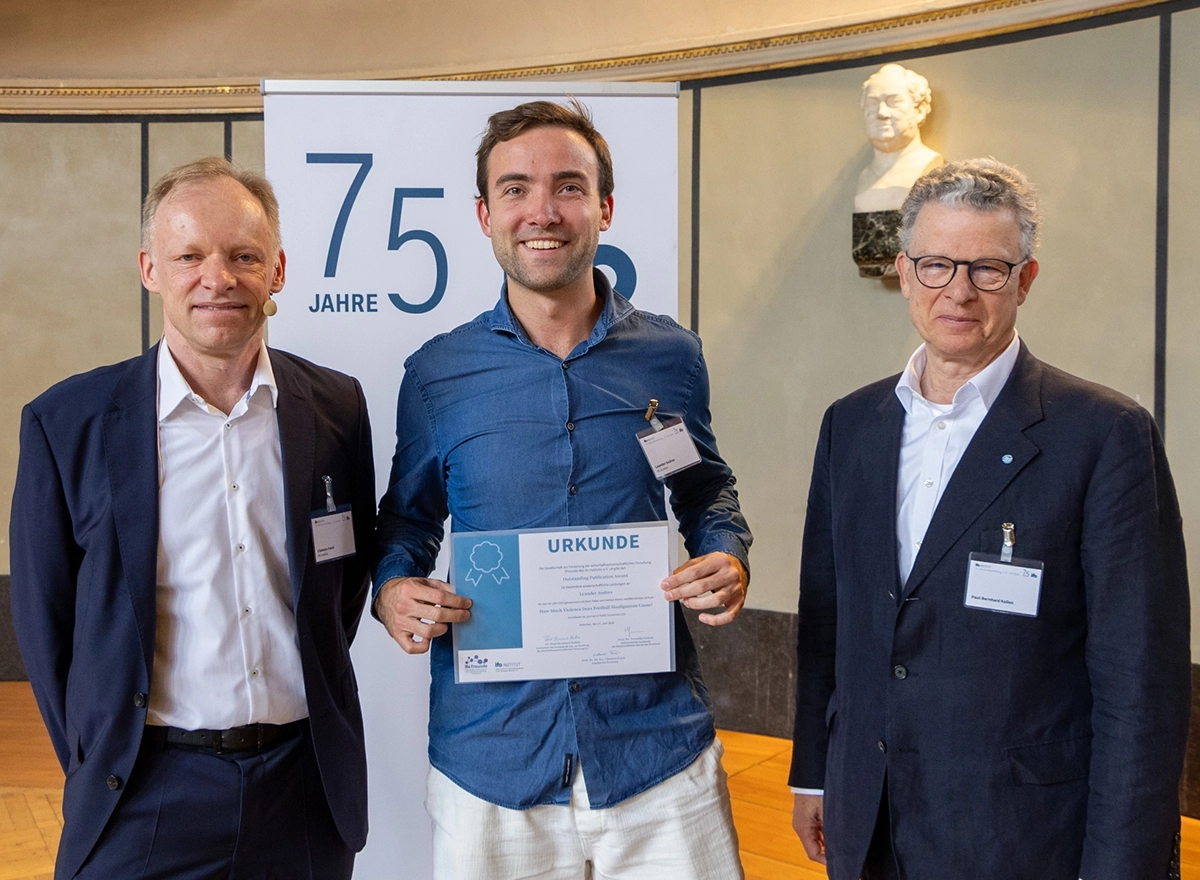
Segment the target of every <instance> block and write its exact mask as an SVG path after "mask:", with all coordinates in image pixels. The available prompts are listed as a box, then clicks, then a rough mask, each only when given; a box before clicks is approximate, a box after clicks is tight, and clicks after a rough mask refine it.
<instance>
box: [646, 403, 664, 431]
mask: <svg viewBox="0 0 1200 880" xmlns="http://www.w3.org/2000/svg"><path fill="white" fill-rule="evenodd" d="M657 411H658V398H657V397H651V398H650V405H649V406H648V407H646V421H648V422H649V423H650V426H651V427H652V428H654V430H655V431H661V430H662V429H663V423H662V422H660V421H659V420H658V416H656V415H655V413H656V412H657Z"/></svg>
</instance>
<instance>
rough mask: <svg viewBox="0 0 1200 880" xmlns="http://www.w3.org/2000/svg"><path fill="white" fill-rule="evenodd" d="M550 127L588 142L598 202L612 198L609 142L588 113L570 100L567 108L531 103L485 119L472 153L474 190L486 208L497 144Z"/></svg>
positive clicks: (575, 101) (548, 103)
mask: <svg viewBox="0 0 1200 880" xmlns="http://www.w3.org/2000/svg"><path fill="white" fill-rule="evenodd" d="M550 127H558V128H565V129H568V130H569V131H574V132H577V133H578V134H580V135H581V136H582V137H583V139H584V140H586V141H587V142H588V144H589V145H590V146H591V148H592V150H593V151H595V153H596V165H597V167H598V169H599V178H600V179H599V180H598V181H597V183H598V185H599V187H600V198H601V199H606V198H608V197H609V196H610V195H612V191H613V166H612V154H611V153H610V152H609V151H608V142H607V141H605V140H604V135H602V134H600V132H598V131H596V127H595V126H594V125H592V114H591V113H590V112H589V111H588V109H587V108H586V107H585V106H583V104H581V103H579V100H578V99H576V98H571V105H570V106H569V107H564V106H563V105H562V104H555V103H554V102H553V101H530V102H529V103H527V104H521V105H520V106H518V107H514V108H513V109H511V110H502V111H500V112H499V113H493V114H492V115H491V116H490V117H489V118H488V125H487V130H486V131H485V132H484V133H483V137H482V138H481V139H480V141H479V149H478V150H476V151H475V186H476V187H477V189H478V191H479V198H481V199H483V203H484V204H485V205H486V204H487V200H488V192H487V190H488V159H489V157H490V156H491V155H492V150H493V149H495V146H496V144H499V143H503V142H504V141H511V140H512V139H513V138H515V137H517V136H519V135H522V134H524V133H525V132H527V131H532V130H533V129H535V128H550Z"/></svg>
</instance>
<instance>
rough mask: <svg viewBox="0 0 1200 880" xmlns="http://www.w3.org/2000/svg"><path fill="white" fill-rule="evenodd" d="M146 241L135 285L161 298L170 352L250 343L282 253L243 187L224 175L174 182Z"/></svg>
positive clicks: (258, 332)
mask: <svg viewBox="0 0 1200 880" xmlns="http://www.w3.org/2000/svg"><path fill="white" fill-rule="evenodd" d="M149 244H150V248H149V250H148V251H147V250H143V251H142V252H141V253H140V254H139V257H138V259H139V263H140V265H141V271H142V284H144V285H145V287H146V289H147V290H150V291H153V292H154V293H157V294H158V295H159V296H161V297H162V303H163V325H164V326H163V332H164V335H165V336H166V337H167V343H168V345H170V347H171V351H172V352H173V353H174V354H176V355H177V356H183V357H187V356H188V355H189V354H190V355H193V356H197V357H204V358H218V359H232V358H236V357H238V356H239V355H241V354H243V353H244V352H245V351H246V350H247V348H249V347H250V346H254V348H255V349H257V347H258V344H259V339H260V338H261V336H262V328H263V324H264V323H265V322H266V316H265V315H264V314H263V311H262V307H263V303H265V302H266V301H267V299H269V297H270V295H271V294H272V293H275V292H277V291H279V290H281V289H282V288H283V280H284V255H283V252H282V251H280V252H278V253H276V252H275V249H274V247H273V242H272V236H271V228H270V224H269V223H268V221H267V217H266V214H265V212H264V211H263V208H262V205H261V204H259V202H258V200H257V199H255V198H254V196H253V195H252V194H251V193H250V191H249V190H247V189H246V188H245V187H244V186H242V185H241V184H240V183H238V182H237V181H236V180H233V179H232V178H229V177H213V178H210V179H206V180H200V181H196V182H190V183H183V184H180V185H179V186H177V187H176V188H175V189H173V190H171V192H170V193H168V194H167V196H166V197H165V198H164V199H163V201H162V202H161V203H160V204H159V206H158V210H157V211H156V213H155V215H154V227H153V238H152V239H151V241H150V243H149Z"/></svg>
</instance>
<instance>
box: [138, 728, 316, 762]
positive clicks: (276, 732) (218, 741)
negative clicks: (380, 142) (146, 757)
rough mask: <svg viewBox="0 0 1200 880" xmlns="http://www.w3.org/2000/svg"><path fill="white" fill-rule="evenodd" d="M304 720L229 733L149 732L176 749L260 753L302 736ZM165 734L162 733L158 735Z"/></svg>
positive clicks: (233, 730) (190, 731)
mask: <svg viewBox="0 0 1200 880" xmlns="http://www.w3.org/2000/svg"><path fill="white" fill-rule="evenodd" d="M304 723H305V722H304V720H300V721H292V722H290V723H289V724H247V725H244V726H243V727H231V728H229V729H228V730H181V729H180V728H178V727H154V726H151V727H147V728H146V731H147V733H150V734H151V735H153V736H156V737H161V741H162V742H165V743H166V744H168V745H173V746H191V747H192V748H197V749H204V750H205V751H210V752H212V753H213V754H215V755H219V754H221V753H222V752H257V751H260V750H262V749H269V748H270V747H271V746H273V745H276V744H277V743H281V742H283V741H284V740H288V739H291V738H293V737H296V736H299V735H300V731H301V729H302V726H303V725H304ZM159 731H162V733H159Z"/></svg>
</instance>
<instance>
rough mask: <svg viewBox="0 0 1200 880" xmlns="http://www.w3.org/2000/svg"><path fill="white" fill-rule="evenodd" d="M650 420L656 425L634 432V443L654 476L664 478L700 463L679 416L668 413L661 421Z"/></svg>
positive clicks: (690, 438) (694, 446)
mask: <svg viewBox="0 0 1200 880" xmlns="http://www.w3.org/2000/svg"><path fill="white" fill-rule="evenodd" d="M654 422H657V423H658V427H655V426H651V427H649V428H645V429H644V430H641V431H638V433H637V439H638V443H640V444H641V446H642V452H644V453H645V454H646V460H647V461H648V462H650V467H651V468H652V469H653V470H654V476H656V477H658V479H660V480H665V479H666V478H667V477H669V476H671V474H677V473H679V472H680V471H681V470H683V469H685V468H690V467H691V466H692V465H694V464H699V463H700V453H699V452H697V451H696V444H695V443H694V442H693V441H692V435H691V434H689V433H688V429H687V426H686V425H685V424H684V423H683V419H681V418H679V417H678V416H671V417H670V418H666V419H663V420H662V421H659V420H658V419H654Z"/></svg>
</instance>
